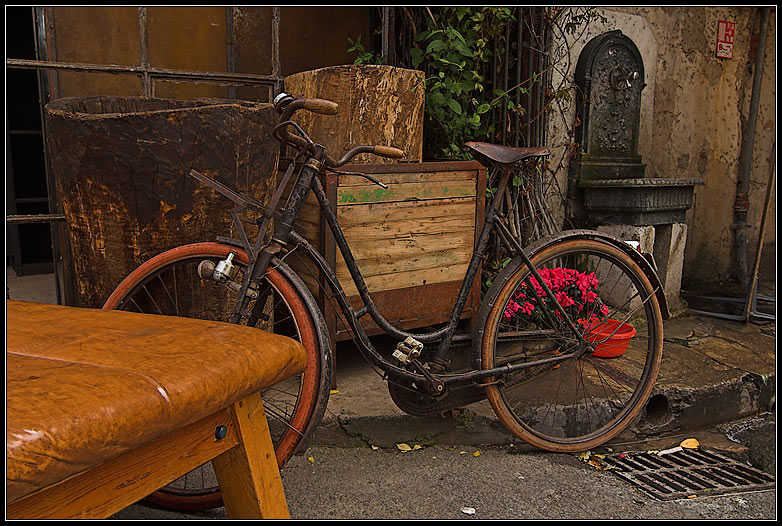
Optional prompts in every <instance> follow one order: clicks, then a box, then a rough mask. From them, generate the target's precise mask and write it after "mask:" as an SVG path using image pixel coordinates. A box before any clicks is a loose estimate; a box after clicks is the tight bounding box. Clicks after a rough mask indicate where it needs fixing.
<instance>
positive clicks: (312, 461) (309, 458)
mask: <svg viewBox="0 0 782 526" xmlns="http://www.w3.org/2000/svg"><path fill="white" fill-rule="evenodd" d="M307 460H309V461H310V464H314V463H315V459H314V458H313V457H307Z"/></svg>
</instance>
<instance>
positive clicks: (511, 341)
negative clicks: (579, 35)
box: [104, 93, 668, 509]
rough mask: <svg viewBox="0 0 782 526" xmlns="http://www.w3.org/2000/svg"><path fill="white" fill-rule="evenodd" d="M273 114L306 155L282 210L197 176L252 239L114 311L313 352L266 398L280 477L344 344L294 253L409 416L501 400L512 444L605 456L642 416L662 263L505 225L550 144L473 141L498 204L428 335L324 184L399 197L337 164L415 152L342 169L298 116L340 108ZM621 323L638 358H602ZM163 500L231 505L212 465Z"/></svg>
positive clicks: (155, 277)
mask: <svg viewBox="0 0 782 526" xmlns="http://www.w3.org/2000/svg"><path fill="white" fill-rule="evenodd" d="M274 105H275V108H276V110H277V112H278V113H280V115H281V116H280V122H279V124H278V125H277V126H276V127H275V128H274V129H273V132H272V133H273V135H274V137H275V138H277V139H278V140H279V141H280V142H281V143H282V144H283V145H285V146H286V147H289V148H292V152H293V153H294V156H293V159H292V162H291V163H290V164H289V166H288V168H287V170H286V171H285V173H284V175H283V176H282V177H281V179H280V180H279V183H278V186H277V188H276V190H275V193H274V195H273V196H272V197H271V200H270V203H268V204H264V203H260V202H258V201H256V200H254V199H252V198H250V197H248V196H245V195H243V194H241V193H239V192H237V191H235V190H234V189H232V188H229V187H227V186H225V185H223V184H221V183H219V182H218V181H216V180H214V179H211V178H209V177H207V176H205V175H203V174H201V173H199V172H198V171H196V170H191V172H190V174H191V175H192V176H193V177H195V178H196V179H198V180H199V181H200V182H202V183H203V184H205V185H207V186H209V187H211V188H213V189H214V190H216V191H217V192H220V193H221V194H223V195H224V196H225V197H227V198H228V199H230V200H232V201H233V202H234V203H235V205H236V206H235V207H234V208H233V210H231V212H230V213H231V216H232V218H233V224H234V226H235V228H236V232H238V236H239V238H238V239H233V238H226V237H219V238H218V239H217V240H216V241H211V242H202V243H194V244H188V245H184V246H180V247H177V248H174V249H171V250H168V251H166V252H164V253H162V254H159V255H158V256H155V257H153V258H152V259H151V260H149V261H147V262H146V263H144V264H142V265H141V266H140V267H138V268H137V269H136V270H135V271H133V272H132V273H131V274H129V275H128V276H127V278H125V279H124V280H123V281H122V282H121V283H120V284H119V286H118V287H117V288H116V290H115V291H114V292H113V293H112V294H111V296H110V297H109V299H108V300H107V301H106V303H105V305H104V308H106V309H123V310H131V311H137V312H146V313H156V314H163V315H173V316H188V317H198V318H204V319H212V320H221V321H226V322H229V323H235V324H243V325H247V326H251V327H257V328H258V329H262V330H267V331H273V332H275V333H279V334H284V335H287V336H289V337H291V338H295V339H296V340H298V341H300V342H301V343H302V345H303V346H304V347H305V348H306V350H307V355H308V363H307V368H306V370H305V371H304V373H303V374H302V375H300V376H299V377H296V378H295V379H292V380H290V381H288V382H286V383H283V384H281V385H277V386H275V387H273V388H271V389H269V390H268V391H266V392H264V393H263V398H264V401H265V406H266V408H267V409H266V410H267V416H268V419H269V421H270V425H271V427H272V436H273V440H274V443H275V451H276V455H277V461H278V463H279V465H280V466H282V465H284V464H285V462H286V461H287V460H288V459H289V458H290V457H291V455H293V453H294V452H295V451H296V450H297V448H299V447H300V446H301V445H302V444H303V443H304V442H305V441H306V439H307V437H308V436H309V435H310V433H311V432H312V431H313V429H314V428H315V427H316V426H317V425H318V423H319V422H320V420H321V418H322V417H323V414H324V411H325V409H326V405H327V402H328V398H329V392H330V385H331V378H332V349H331V346H332V342H331V341H330V337H329V335H328V333H327V330H326V325H325V322H324V318H323V314H322V313H321V311H320V309H319V307H318V304H317V302H316V300H315V298H314V296H313V293H312V292H311V291H310V290H309V289H308V288H307V286H306V285H305V284H304V281H303V280H302V278H301V277H300V276H298V275H297V274H296V272H294V271H293V270H292V269H291V267H290V266H289V265H288V264H287V263H286V259H287V258H289V257H291V256H292V255H294V254H295V255H297V256H306V257H307V258H309V259H310V260H311V261H312V262H314V265H315V267H316V268H317V271H318V272H320V273H321V275H322V276H324V277H325V282H326V283H327V285H328V287H329V289H330V291H329V293H330V295H331V296H332V297H333V298H334V300H335V301H336V303H337V304H338V306H339V308H340V310H341V313H342V315H343V316H344V319H345V320H347V323H348V324H349V326H350V329H351V330H352V333H353V336H354V339H355V341H356V343H357V345H358V347H359V348H360V350H361V351H362V353H363V354H364V355H365V357H366V358H367V360H368V361H369V362H370V363H371V364H372V365H373V366H375V367H376V368H377V369H379V370H380V371H382V374H383V376H384V378H385V379H386V380H387V381H388V388H389V391H390V394H391V397H392V399H393V400H394V402H395V403H396V404H397V405H398V406H399V407H400V408H401V409H402V410H404V411H406V412H407V413H410V414H413V415H426V414H432V413H437V412H442V411H444V410H447V409H450V408H455V407H462V406H464V405H466V404H469V403H472V402H475V401H478V400H483V399H485V398H488V400H489V402H490V404H491V407H492V408H493V409H494V411H495V413H496V415H497V417H498V418H499V420H500V421H501V422H502V423H503V424H504V425H505V426H506V427H507V428H508V429H509V430H510V432H512V433H513V434H514V435H516V436H517V437H519V438H521V439H522V440H524V441H526V442H528V443H530V444H533V445H534V446H536V447H539V448H542V449H545V450H549V451H556V452H576V451H583V450H587V449H590V448H593V447H596V446H598V445H600V444H603V443H605V442H607V441H608V440H610V439H611V438H613V437H615V436H616V435H617V434H618V433H620V432H621V431H622V430H624V429H625V428H627V426H628V425H630V424H631V423H632V422H633V420H634V419H635V418H636V417H637V416H638V415H639V414H640V413H641V411H642V410H643V408H644V405H645V403H646V401H647V399H648V397H649V395H650V392H651V391H652V388H653V386H654V384H655V381H656V377H657V374H658V370H659V368H660V362H661V359H662V348H663V317H664V316H667V315H668V313H667V307H666V302H665V296H664V294H663V291H662V287H661V285H660V280H659V278H658V276H657V274H656V271H655V268H654V266H653V262H652V261H650V260H649V259H648V258H647V257H645V256H644V255H643V254H641V253H640V252H639V251H638V250H636V248H634V247H633V246H631V245H630V244H628V243H626V242H624V241H622V240H620V239H617V238H615V237H613V236H610V235H608V234H605V233H602V232H598V231H592V230H565V231H562V232H558V233H556V234H554V235H550V236H546V237H543V238H542V239H539V240H537V241H535V242H533V243H531V244H529V245H528V246H522V244H521V242H520V240H519V238H518V236H514V235H513V234H512V233H511V230H509V228H508V226H506V224H505V221H504V220H503V219H504V218H503V216H502V215H501V214H500V213H499V210H500V204H501V203H503V200H504V199H505V194H506V192H508V187H509V180H510V178H511V174H512V173H513V172H514V167H516V166H517V165H518V164H519V163H523V162H526V161H530V160H532V161H534V160H539V159H541V158H544V157H545V156H547V155H548V154H549V152H548V150H547V149H546V148H519V147H505V146H498V145H492V144H488V143H479V142H474V143H469V144H468V147H470V148H471V150H472V151H473V153H474V154H475V156H476V157H477V158H479V159H481V160H483V161H484V162H486V163H487V164H493V165H494V166H497V167H499V171H498V174H499V176H498V180H497V185H496V192H495V193H494V195H493V198H492V199H491V200H490V202H489V203H488V205H487V206H486V211H485V219H484V222H483V227H482V229H481V232H480V235H479V236H478V238H477V241H476V243H475V248H474V251H473V253H472V257H471V259H470V262H469V265H468V267H467V270H466V273H465V276H464V280H463V282H462V284H461V288H460V290H459V293H458V295H457V297H456V301H455V302H454V306H453V310H452V313H451V316H450V318H449V320H448V321H447V322H446V323H444V324H442V326H440V327H438V328H435V329H433V330H424V331H422V332H417V333H414V332H408V331H404V330H400V329H399V328H397V327H395V326H393V325H392V324H391V323H389V322H388V321H387V320H386V319H385V318H384V317H383V314H382V313H381V312H379V310H378V308H377V307H376V305H375V304H374V303H373V300H372V295H371V293H370V292H369V290H368V288H367V285H366V283H365V281H364V278H363V277H362V274H361V271H360V269H359V267H358V265H357V263H356V260H355V258H354V257H353V255H352V253H351V249H350V246H349V243H348V241H347V240H346V239H345V236H344V234H343V231H342V229H341V228H340V225H339V221H338V219H337V216H336V214H335V212H334V210H333V209H332V207H331V205H330V203H329V200H328V198H327V196H326V195H325V193H324V189H323V184H322V181H321V176H322V174H324V173H327V172H332V173H336V174H337V175H338V176H339V177H364V178H366V179H367V180H369V181H371V182H372V183H373V184H377V185H378V186H381V187H385V184H384V183H383V182H382V181H379V180H377V179H375V178H374V177H372V176H370V175H366V174H361V173H357V172H353V171H352V172H340V171H339V168H340V167H341V166H343V165H345V164H346V163H348V162H349V161H350V160H351V159H353V158H354V157H355V156H356V155H359V154H363V153H369V154H374V155H379V156H383V157H388V158H400V157H402V156H403V155H404V153H403V152H402V151H400V150H398V149H396V148H393V147H389V146H356V147H354V148H352V149H350V150H349V151H347V152H346V153H345V154H344V155H342V157H340V158H339V159H333V158H331V157H330V156H329V155H328V154H327V152H326V151H325V148H324V147H323V146H322V145H320V144H318V143H317V142H315V141H314V140H312V139H311V138H310V137H309V136H308V135H307V133H305V131H304V130H303V129H302V128H301V127H300V126H299V125H298V124H296V122H294V121H293V120H291V119H292V117H293V116H294V114H295V113H296V112H297V111H300V110H307V111H310V112H314V113H319V114H324V115H333V114H336V113H337V112H338V105H337V104H336V103H334V102H331V101H327V100H323V99H308V98H299V97H293V96H291V95H288V94H285V93H282V94H280V95H278V96H277V97H276V98H275V101H274ZM311 193H314V195H315V197H316V198H317V201H318V203H319V205H320V207H321V209H322V212H323V216H324V217H325V219H326V222H327V224H328V226H329V228H330V230H331V232H332V234H333V235H334V239H335V240H336V245H337V247H338V248H339V250H340V252H341V254H342V256H343V258H344V261H345V264H346V266H347V268H348V269H349V272H350V276H351V278H352V280H353V282H354V284H355V286H356V288H357V290H358V292H359V295H360V297H361V300H362V302H363V306H361V307H360V308H355V307H354V306H352V305H351V303H350V302H349V301H348V298H347V296H346V294H345V292H344V288H343V286H342V284H341V283H340V281H339V280H338V279H337V276H336V274H335V272H334V270H333V269H332V268H330V267H329V265H328V263H327V262H326V259H325V258H324V257H323V256H322V255H321V254H320V253H318V251H317V250H316V249H315V248H314V247H313V246H312V245H311V244H310V243H309V242H308V241H307V240H306V239H305V238H304V237H303V236H302V235H301V234H300V233H299V232H297V229H296V227H297V217H298V215H299V213H300V212H301V210H302V207H303V205H304V202H305V199H306V198H307V197H308V195H310V194H311ZM286 194H287V200H283V199H282V197H283V195H286ZM283 201H285V203H284V204H282V203H283ZM278 203H280V204H281V206H277V205H278ZM253 229H256V230H257V232H254V231H253ZM251 234H254V239H252V237H253V235H251ZM490 239H495V240H497V239H498V240H500V241H501V242H502V243H503V245H504V246H505V247H506V249H507V251H508V253H509V254H510V257H509V258H508V260H507V262H506V264H505V266H504V268H503V269H502V270H501V271H500V272H499V274H497V275H496V277H494V279H493V280H492V284H491V287H490V288H489V289H488V291H487V292H486V293H485V294H484V297H483V299H482V303H481V307H480V309H479V311H478V314H477V316H476V317H475V318H474V319H473V322H472V332H471V334H457V328H458V327H460V323H459V322H460V319H461V314H462V310H463V308H464V306H465V303H466V301H467V297H468V294H469V292H470V290H471V288H472V286H473V284H474V282H475V280H476V279H479V278H478V276H479V267H480V266H481V263H482V262H483V261H485V259H486V258H487V246H488V244H489V240H490ZM365 316H370V317H371V319H372V320H373V321H374V323H375V324H377V326H379V327H380V328H381V329H382V330H383V331H384V332H385V333H387V334H388V335H390V336H391V337H393V338H395V339H396V340H397V341H398V342H399V343H398V345H397V346H396V349H395V350H394V351H393V354H392V355H391V356H388V355H386V356H384V355H383V354H382V353H381V352H379V351H378V349H376V347H375V345H374V344H373V340H372V339H371V338H370V337H369V336H368V335H367V333H366V331H365V329H364V328H363V326H362V323H361V320H362V318H364V317H365ZM619 326H622V327H630V328H631V329H632V330H633V332H634V336H633V337H632V339H631V340H630V341H629V342H626V343H625V345H626V350H625V352H624V354H622V356H620V357H618V358H612V359H607V358H604V357H601V354H600V352H601V351H600V346H601V344H602V343H603V341H604V340H607V339H608V338H609V337H611V336H612V335H614V333H615V332H616V331H617V329H616V328H615V327H619ZM604 329H605V330H604ZM236 345H242V342H240V341H239V342H236ZM152 500H153V501H155V502H157V503H158V504H162V505H165V506H168V507H172V508H179V509H199V508H200V509H205V508H210V507H215V506H219V505H220V504H221V497H220V492H219V487H218V486H217V483H216V482H215V481H214V479H211V478H210V474H209V466H202V467H201V468H199V469H197V470H195V471H194V472H192V473H191V474H189V475H188V476H187V477H184V478H183V479H180V480H178V481H175V482H174V483H172V484H171V485H169V486H167V487H166V488H164V489H162V490H160V491H158V492H157V493H156V494H154V495H153V496H152Z"/></svg>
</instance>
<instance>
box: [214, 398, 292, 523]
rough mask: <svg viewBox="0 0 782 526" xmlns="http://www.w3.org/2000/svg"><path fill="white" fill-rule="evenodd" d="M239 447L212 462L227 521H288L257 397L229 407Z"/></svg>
mask: <svg viewBox="0 0 782 526" xmlns="http://www.w3.org/2000/svg"><path fill="white" fill-rule="evenodd" d="M232 414H233V419H234V427H235V429H236V432H237V434H238V439H239V445H238V446H236V447H234V448H233V449H230V450H229V451H226V452H225V453H222V454H221V455H219V456H217V457H215V459H214V460H212V465H213V466H214V470H215V474H216V475H217V481H218V483H219V484H220V491H221V492H222V494H223V502H224V503H225V509H226V512H227V513H228V516H229V517H230V518H236V519H239V518H242V519H252V518H263V519H289V518H290V514H289V513H288V503H287V501H286V500H285V492H284V490H283V487H282V478H281V477H280V470H279V468H278V467H277V458H276V456H275V454H274V444H272V440H271V435H270V434H269V424H268V422H267V420H266V415H265V413H264V410H263V402H262V401H261V396H260V394H254V395H251V396H248V397H247V398H245V399H244V400H242V401H240V402H237V403H235V404H234V405H233V408H232Z"/></svg>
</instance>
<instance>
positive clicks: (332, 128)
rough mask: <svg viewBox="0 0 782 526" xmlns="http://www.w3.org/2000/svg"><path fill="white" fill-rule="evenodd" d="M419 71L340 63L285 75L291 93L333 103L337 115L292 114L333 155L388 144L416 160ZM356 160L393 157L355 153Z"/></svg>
mask: <svg viewBox="0 0 782 526" xmlns="http://www.w3.org/2000/svg"><path fill="white" fill-rule="evenodd" d="M423 81H424V79H423V73H422V72H420V71H416V70H410V69H403V68H396V67H392V66H374V65H345V66H333V67H327V68H321V69H316V70H313V71H305V72H302V73H297V74H295V75H290V76H288V77H285V90H286V92H287V93H290V94H291V95H294V96H302V97H316V98H321V99H328V100H332V101H334V102H336V103H338V104H339V106H340V112H339V114H338V115H314V114H310V113H308V112H300V113H298V114H297V115H296V117H295V120H296V121H297V122H299V124H301V125H302V127H303V128H304V130H305V131H307V133H308V134H309V135H310V136H311V137H312V139H313V140H315V142H318V143H320V144H323V145H324V146H325V147H326V151H327V152H328V153H329V155H331V156H332V157H334V158H338V157H339V156H341V155H342V154H343V153H345V152H346V151H348V150H349V149H350V148H352V147H354V146H359V145H363V144H372V145H383V146H394V147H396V148H400V149H402V150H404V152H405V154H406V155H405V158H406V159H408V160H414V161H421V160H422V149H423V122H424V97H425V93H424V83H423ZM352 162H353V163H356V164H368V163H382V162H394V161H392V160H384V159H382V158H380V157H376V156H374V155H359V156H358V157H356V158H355V160H353V161H352Z"/></svg>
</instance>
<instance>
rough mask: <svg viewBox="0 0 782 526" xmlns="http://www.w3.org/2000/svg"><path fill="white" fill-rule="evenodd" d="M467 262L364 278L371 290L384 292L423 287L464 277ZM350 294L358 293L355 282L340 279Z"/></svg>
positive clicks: (346, 291)
mask: <svg viewBox="0 0 782 526" xmlns="http://www.w3.org/2000/svg"><path fill="white" fill-rule="evenodd" d="M465 271H466V264H465V265H462V266H454V267H433V268H425V269H414V270H410V271H407V272H394V273H392V274H380V275H375V276H368V277H365V278H364V281H365V282H366V284H367V287H368V288H369V291H370V292H373V293H374V292H382V291H387V290H395V289H404V288H409V287H422V286H424V285H432V284H437V283H444V282H446V281H453V280H455V279H462V278H464V274H465ZM340 281H341V282H342V286H343V287H344V289H345V293H346V294H347V295H348V296H353V295H356V294H358V290H357V289H356V287H355V285H353V282H352V281H350V280H347V279H346V280H340Z"/></svg>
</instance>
